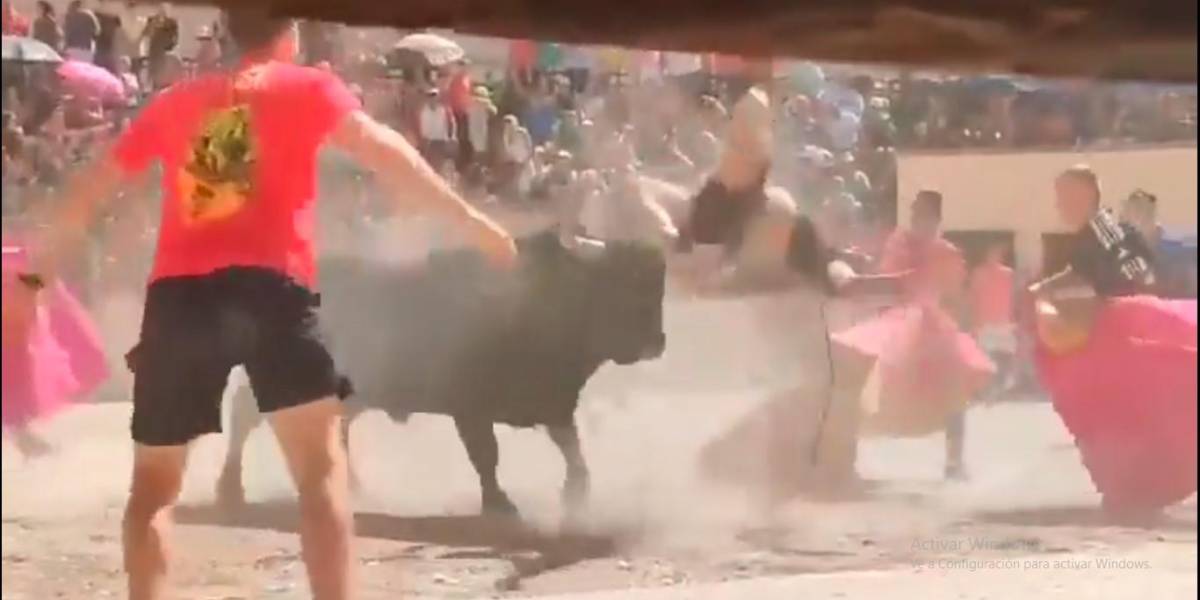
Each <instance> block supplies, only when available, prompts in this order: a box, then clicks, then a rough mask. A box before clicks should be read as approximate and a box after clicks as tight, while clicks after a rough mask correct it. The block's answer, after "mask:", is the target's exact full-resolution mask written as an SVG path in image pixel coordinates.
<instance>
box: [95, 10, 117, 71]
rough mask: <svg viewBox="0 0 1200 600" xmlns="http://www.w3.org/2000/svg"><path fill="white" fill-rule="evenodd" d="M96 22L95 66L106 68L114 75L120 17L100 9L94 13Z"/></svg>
mask: <svg viewBox="0 0 1200 600" xmlns="http://www.w3.org/2000/svg"><path fill="white" fill-rule="evenodd" d="M96 23H97V24H98V25H99V29H98V30H97V32H96V58H95V62H96V66H98V67H103V68H105V69H108V71H109V72H110V73H112V74H114V75H116V74H117V59H118V57H119V51H118V50H119V49H118V46H117V44H118V43H119V41H120V39H119V38H120V36H121V17H120V16H118V15H116V14H115V13H110V12H105V11H100V12H97V13H96Z"/></svg>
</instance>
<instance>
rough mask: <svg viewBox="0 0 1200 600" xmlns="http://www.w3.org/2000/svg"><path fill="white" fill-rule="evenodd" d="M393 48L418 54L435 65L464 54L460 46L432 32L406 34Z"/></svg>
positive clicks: (455, 59) (448, 61)
mask: <svg viewBox="0 0 1200 600" xmlns="http://www.w3.org/2000/svg"><path fill="white" fill-rule="evenodd" d="M394 50H396V51H398V52H413V53H416V54H419V55H421V56H423V57H425V60H427V61H429V64H431V65H433V66H435V67H440V66H443V65H448V64H450V63H452V62H455V61H458V60H462V58H463V57H464V56H466V54H465V53H464V52H463V49H462V46H459V45H458V44H456V43H454V42H453V41H451V40H448V39H446V38H444V37H442V36H440V35H436V34H433V33H414V34H411V35H406V36H404V37H403V38H402V39H401V40H400V41H399V42H396V46H395V47H394Z"/></svg>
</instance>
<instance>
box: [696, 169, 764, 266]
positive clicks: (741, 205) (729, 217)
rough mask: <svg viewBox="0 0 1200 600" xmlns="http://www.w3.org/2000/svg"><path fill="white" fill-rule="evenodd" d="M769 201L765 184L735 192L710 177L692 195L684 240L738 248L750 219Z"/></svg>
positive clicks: (734, 249)
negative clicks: (693, 195) (694, 194)
mask: <svg viewBox="0 0 1200 600" xmlns="http://www.w3.org/2000/svg"><path fill="white" fill-rule="evenodd" d="M766 202H767V196H766V192H765V191H764V187H763V186H762V185H759V186H754V187H751V188H749V189H746V190H740V191H736V192H735V191H731V190H729V189H728V188H726V187H725V185H724V184H722V183H721V182H720V181H717V180H716V179H709V180H708V182H707V183H705V184H704V187H703V188H700V191H699V192H698V193H697V194H696V196H695V197H693V198H692V201H691V214H689V215H688V221H687V223H686V224H685V226H684V231H683V232H682V233H683V235H682V238H683V239H682V240H681V242H682V243H683V244H684V245H685V246H689V245H691V244H719V245H722V246H724V247H725V248H726V249H727V250H728V251H730V252H734V251H736V250H737V249H738V248H739V247H740V246H741V243H742V236H743V234H744V233H745V231H744V230H745V228H746V223H747V222H749V220H750V217H751V216H752V215H753V214H754V213H755V212H757V211H759V210H761V209H762V208H763V206H764V205H765V204H766Z"/></svg>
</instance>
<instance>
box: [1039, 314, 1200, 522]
mask: <svg viewBox="0 0 1200 600" xmlns="http://www.w3.org/2000/svg"><path fill="white" fill-rule="evenodd" d="M1036 360H1037V366H1038V371H1039V374H1040V375H1041V378H1042V381H1043V383H1044V384H1045V386H1046V388H1047V390H1048V391H1049V392H1050V394H1051V396H1052V399H1053V401H1054V408H1055V410H1056V411H1058V414H1059V416H1061V417H1062V420H1063V422H1064V423H1065V424H1066V426H1067V429H1068V430H1069V431H1070V432H1071V434H1072V435H1073V436H1074V437H1075V442H1076V445H1077V446H1078V447H1079V451H1080V454H1081V456H1082V458H1083V462H1084V466H1085V467H1087V470H1088V473H1089V474H1090V475H1091V478H1092V482H1093V484H1094V485H1095V486H1096V488H1097V490H1098V491H1099V492H1100V493H1101V495H1102V496H1103V497H1104V503H1105V506H1107V507H1110V508H1114V509H1119V510H1123V509H1133V510H1148V509H1149V510H1153V509H1160V508H1163V507H1165V506H1168V505H1170V504H1174V503H1176V502H1179V501H1181V500H1184V499H1186V498H1187V497H1188V496H1191V495H1192V494H1193V493H1195V492H1196V467H1197V463H1196V392H1197V389H1196V301H1195V300H1182V301H1180V300H1174V301H1173V300H1163V299H1160V298H1154V297H1149V296H1139V297H1131V298H1119V299H1114V300H1110V301H1108V302H1107V303H1106V304H1105V306H1104V307H1103V308H1102V309H1101V311H1100V313H1099V314H1098V316H1097V319H1096V322H1095V324H1094V326H1093V328H1092V331H1091V336H1090V338H1089V340H1088V342H1087V345H1086V346H1084V347H1083V348H1082V349H1080V350H1078V351H1075V352H1071V353H1069V354H1063V355H1056V354H1053V353H1051V352H1049V351H1048V350H1047V349H1046V348H1045V347H1043V346H1040V345H1039V347H1038V350H1037V357H1036Z"/></svg>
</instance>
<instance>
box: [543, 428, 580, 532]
mask: <svg viewBox="0 0 1200 600" xmlns="http://www.w3.org/2000/svg"><path fill="white" fill-rule="evenodd" d="M546 432H547V433H548V434H549V435H550V439H551V440H552V441H553V442H554V445H555V446H558V450H559V452H562V455H563V461H564V462H566V465H567V478H566V481H565V482H563V490H562V499H563V506H564V507H565V509H566V512H567V514H568V516H572V515H578V514H580V513H581V512H582V511H583V509H584V508H586V507H587V499H588V490H589V489H590V487H591V474H590V473H589V472H588V467H587V461H585V460H584V458H583V449H582V447H581V446H580V443H579V429H578V428H577V427H576V426H575V423H574V422H571V423H568V424H565V425H551V426H547V427H546Z"/></svg>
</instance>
